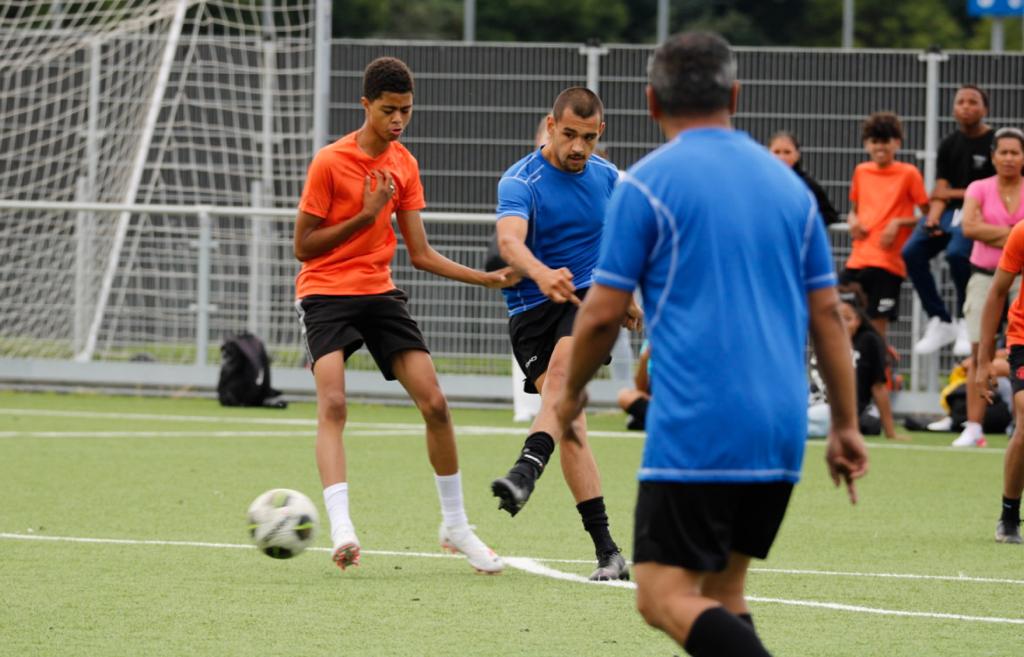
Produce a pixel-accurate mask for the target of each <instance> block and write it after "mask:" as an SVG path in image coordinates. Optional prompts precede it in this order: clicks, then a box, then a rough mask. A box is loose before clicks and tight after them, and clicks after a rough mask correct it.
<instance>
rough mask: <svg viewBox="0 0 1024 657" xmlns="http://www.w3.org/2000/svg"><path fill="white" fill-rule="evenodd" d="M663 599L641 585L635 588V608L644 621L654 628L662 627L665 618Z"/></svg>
mask: <svg viewBox="0 0 1024 657" xmlns="http://www.w3.org/2000/svg"><path fill="white" fill-rule="evenodd" d="M665 607H666V605H665V601H664V598H663V597H662V596H661V595H658V594H656V593H654V592H652V591H650V590H647V589H645V588H643V587H637V590H636V610H637V611H638V612H640V616H641V618H643V619H644V622H645V623H647V624H648V625H650V626H651V627H653V628H656V629H659V630H660V629H662V627H663V625H664V618H665Z"/></svg>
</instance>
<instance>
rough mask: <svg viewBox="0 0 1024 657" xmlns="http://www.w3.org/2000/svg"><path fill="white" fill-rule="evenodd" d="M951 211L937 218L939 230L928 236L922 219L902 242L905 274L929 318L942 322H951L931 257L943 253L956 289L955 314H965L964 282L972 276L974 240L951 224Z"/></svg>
mask: <svg viewBox="0 0 1024 657" xmlns="http://www.w3.org/2000/svg"><path fill="white" fill-rule="evenodd" d="M953 212H954V211H953V210H946V211H945V212H943V213H942V217H941V218H940V219H939V227H940V228H941V229H942V233H940V234H938V235H930V234H929V233H928V230H927V229H926V228H925V227H924V222H925V219H926V218H922V219H921V222H920V223H918V225H917V227H916V228H914V232H913V233H912V234H911V236H910V239H909V240H907V243H906V244H905V245H903V261H904V262H905V263H906V265H907V276H908V277H909V278H910V282H911V283H913V284H914V290H916V291H917V296H918V298H919V299H921V306H922V307H923V308H924V311H925V312H926V313H928V317H938V318H939V319H941V320H942V321H944V322H949V321H951V317H950V314H949V312H947V311H946V304H945V303H944V302H943V301H942V297H940V296H939V290H938V287H936V285H935V277H933V276H932V270H931V265H930V263H931V259H932V258H934V257H935V256H937V255H938V254H939V253H940V252H942V251H945V252H946V262H948V263H949V273H950V275H951V277H952V278H953V286H954V287H955V288H956V313H955V314H956V316H957V317H963V316H964V310H963V309H964V298H965V297H966V295H967V281H968V279H970V278H971V260H970V258H971V249H972V248H973V247H974V241H973V240H969V239H967V238H966V237H964V234H963V231H962V230H961V227H960V226H959V225H956V226H953V225H952V224H953Z"/></svg>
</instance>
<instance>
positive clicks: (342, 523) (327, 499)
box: [324, 482, 355, 543]
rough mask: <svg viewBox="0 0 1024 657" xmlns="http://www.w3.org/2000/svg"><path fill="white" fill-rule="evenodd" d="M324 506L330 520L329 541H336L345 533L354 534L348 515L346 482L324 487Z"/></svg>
mask: <svg viewBox="0 0 1024 657" xmlns="http://www.w3.org/2000/svg"><path fill="white" fill-rule="evenodd" d="M324 506H326V507H327V517H328V518H329V519H330V521H331V541H332V542H333V543H337V542H338V539H340V538H341V537H342V536H343V535H345V534H349V535H351V534H355V528H354V527H353V526H352V519H351V518H350V517H349V515H348V482H342V483H340V484H332V485H330V486H328V487H327V488H325V489H324Z"/></svg>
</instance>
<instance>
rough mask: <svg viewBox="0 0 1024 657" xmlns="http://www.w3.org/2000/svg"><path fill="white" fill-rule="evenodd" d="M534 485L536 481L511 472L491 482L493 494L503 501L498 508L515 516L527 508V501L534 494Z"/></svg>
mask: <svg viewBox="0 0 1024 657" xmlns="http://www.w3.org/2000/svg"><path fill="white" fill-rule="evenodd" d="M534 483H535V480H534V479H530V478H528V477H524V476H523V475H521V474H520V473H518V472H509V473H508V474H507V475H505V476H504V477H499V478H498V479H495V480H494V481H492V482H491V492H492V493H494V496H495V497H497V498H499V499H500V500H501V501H500V502H498V508H499V509H503V510H505V511H508V512H509V515H512V516H514V515H516V514H517V513H519V512H520V511H522V510H523V507H524V506H526V501H527V500H529V499H530V494H531V493H533V486H534Z"/></svg>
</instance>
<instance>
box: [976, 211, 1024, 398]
mask: <svg viewBox="0 0 1024 657" xmlns="http://www.w3.org/2000/svg"><path fill="white" fill-rule="evenodd" d="M968 200H970V199H968ZM1016 277H1017V275H1016V274H1011V273H1010V272H1008V271H1005V270H1003V269H999V268H997V269H996V275H995V276H993V277H992V287H990V288H989V289H988V296H987V297H986V298H985V307H984V308H982V310H981V337H980V338H979V342H978V367H977V368H975V370H974V381H975V383H976V384H977V389H978V392H979V393H980V394H981V396H982V397H984V398H985V401H987V402H988V403H990V404H991V403H992V382H991V380H990V377H989V370H990V369H991V365H992V358H993V356H994V355H995V354H994V353H993V351H994V349H995V344H996V331H998V330H999V323H1000V322H1001V321H1002V318H1003V308H1005V307H1006V297H1007V296H1008V295H1009V294H1010V287H1011V286H1012V285H1013V279H1014V278H1016Z"/></svg>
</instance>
